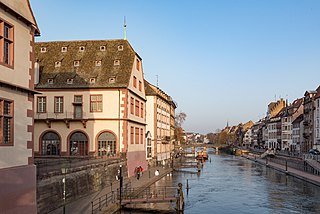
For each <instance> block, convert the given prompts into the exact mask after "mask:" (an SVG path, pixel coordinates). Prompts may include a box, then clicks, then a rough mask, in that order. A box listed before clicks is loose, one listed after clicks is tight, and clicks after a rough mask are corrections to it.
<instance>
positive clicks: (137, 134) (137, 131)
mask: <svg viewBox="0 0 320 214" xmlns="http://www.w3.org/2000/svg"><path fill="white" fill-rule="evenodd" d="M135 141H136V144H139V128H136V139H135Z"/></svg>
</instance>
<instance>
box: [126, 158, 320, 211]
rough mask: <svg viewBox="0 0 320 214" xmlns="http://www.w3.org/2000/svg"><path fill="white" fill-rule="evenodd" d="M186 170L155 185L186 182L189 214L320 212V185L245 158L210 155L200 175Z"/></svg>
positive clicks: (163, 206) (158, 206)
mask: <svg viewBox="0 0 320 214" xmlns="http://www.w3.org/2000/svg"><path fill="white" fill-rule="evenodd" d="M210 159H211V161H210ZM185 170H186V171H185V172H175V173H174V174H173V175H172V176H167V177H165V178H163V179H162V180H160V181H158V182H157V183H156V184H155V186H154V187H155V188H156V186H164V185H167V186H178V183H182V184H183V188H184V194H185V211H184V213H185V214H191V213H197V214H198V213H208V214H211V213H218V214H220V213H222V214H224V213H226V214H228V213H230V214H231V213H232V214H234V213H245V214H257V213H259V214H260V213H272V214H273V213H281V214H282V213H320V187H318V186H315V185H312V184H310V183H307V182H304V181H302V180H299V179H297V178H294V177H292V176H287V175H285V174H283V173H281V172H278V171H276V170H273V169H270V168H266V167H265V166H263V165H260V164H259V163H255V162H253V161H250V160H247V159H244V158H241V157H236V156H230V155H221V154H219V155H216V154H210V157H209V161H207V162H205V163H204V166H203V169H202V171H201V173H200V175H197V174H194V173H189V171H192V172H196V169H195V168H193V169H192V168H190V169H185ZM187 171H188V172H187ZM187 181H188V184H189V187H190V189H189V191H188V194H187V190H186V186H187V185H186V184H187ZM144 206H146V205H144ZM148 206H151V208H156V209H165V210H168V209H169V208H170V207H171V208H174V205H173V204H172V205H170V204H152V205H148ZM121 213H132V214H133V213H134V214H138V213H150V211H146V212H142V211H125V212H123V211H122V212H121Z"/></svg>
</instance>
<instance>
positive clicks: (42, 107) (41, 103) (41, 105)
mask: <svg viewBox="0 0 320 214" xmlns="http://www.w3.org/2000/svg"><path fill="white" fill-rule="evenodd" d="M45 112H47V97H38V113H45Z"/></svg>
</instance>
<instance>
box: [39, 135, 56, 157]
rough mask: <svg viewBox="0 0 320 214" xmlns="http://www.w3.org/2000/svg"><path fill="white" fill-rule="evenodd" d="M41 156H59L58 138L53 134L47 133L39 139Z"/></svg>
mask: <svg viewBox="0 0 320 214" xmlns="http://www.w3.org/2000/svg"><path fill="white" fill-rule="evenodd" d="M41 150H42V151H41V154H42V155H60V137H59V135H58V134H56V133H54V132H47V133H45V134H44V135H43V136H42V139H41Z"/></svg>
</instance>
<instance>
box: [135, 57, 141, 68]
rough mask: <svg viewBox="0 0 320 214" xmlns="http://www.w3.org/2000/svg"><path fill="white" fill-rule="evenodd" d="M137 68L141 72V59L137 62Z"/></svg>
mask: <svg viewBox="0 0 320 214" xmlns="http://www.w3.org/2000/svg"><path fill="white" fill-rule="evenodd" d="M136 68H137V70H138V71H140V68H141V62H140V60H139V59H137V61H136Z"/></svg>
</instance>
